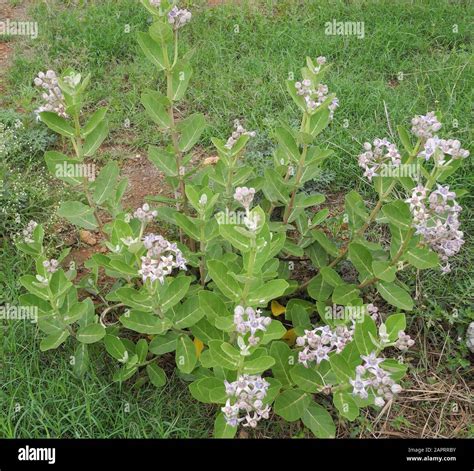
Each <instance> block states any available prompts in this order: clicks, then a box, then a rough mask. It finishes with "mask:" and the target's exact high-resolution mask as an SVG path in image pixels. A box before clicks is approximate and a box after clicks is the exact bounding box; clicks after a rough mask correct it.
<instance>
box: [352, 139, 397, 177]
mask: <svg viewBox="0 0 474 471" xmlns="http://www.w3.org/2000/svg"><path fill="white" fill-rule="evenodd" d="M364 149H365V152H363V153H362V154H360V155H359V167H362V168H363V169H364V170H365V172H364V176H365V177H367V178H368V179H369V180H372V178H373V177H377V176H378V175H379V173H378V172H379V171H380V169H381V168H382V167H383V166H387V165H389V166H392V167H398V166H400V164H401V163H402V159H401V156H400V153H399V152H398V149H397V147H396V146H395V144H392V143H391V142H389V141H388V140H387V139H374V142H373V146H372V144H370V142H365V143H364Z"/></svg>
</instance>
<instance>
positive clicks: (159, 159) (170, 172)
mask: <svg viewBox="0 0 474 471" xmlns="http://www.w3.org/2000/svg"><path fill="white" fill-rule="evenodd" d="M148 158H149V159H150V160H151V161H152V162H153V164H155V166H156V167H157V168H158V169H159V170H161V171H162V172H163V173H164V174H165V175H166V176H167V177H176V176H177V175H178V165H177V163H176V157H175V156H174V154H171V153H170V152H166V151H165V150H163V149H160V148H159V147H156V146H148Z"/></svg>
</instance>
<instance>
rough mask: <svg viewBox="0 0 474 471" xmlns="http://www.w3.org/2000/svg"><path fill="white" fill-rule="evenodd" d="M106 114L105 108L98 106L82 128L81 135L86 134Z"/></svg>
mask: <svg viewBox="0 0 474 471" xmlns="http://www.w3.org/2000/svg"><path fill="white" fill-rule="evenodd" d="M106 114H107V108H99V109H98V110H97V111H96V112H95V113H94V114H93V115H92V116H91V117H90V119H89V121H87V124H86V125H85V126H84V127H83V128H82V130H81V135H82V136H84V137H85V136H88V135H89V134H90V133H91V132H92V131H93V130H94V129H95V128H96V127H97V126H98V125H99V124H100V123H101V122H102V121H103V120H104V118H105V115H106Z"/></svg>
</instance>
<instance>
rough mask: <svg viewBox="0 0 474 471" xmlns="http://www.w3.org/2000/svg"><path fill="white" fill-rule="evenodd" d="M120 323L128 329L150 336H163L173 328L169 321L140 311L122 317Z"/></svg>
mask: <svg viewBox="0 0 474 471" xmlns="http://www.w3.org/2000/svg"><path fill="white" fill-rule="evenodd" d="M120 322H121V323H122V324H123V326H124V327H126V328H127V329H130V330H133V331H135V332H139V333H140V334H150V335H153V334H158V335H159V334H162V333H163V332H164V331H166V330H168V329H169V328H170V327H171V326H172V323H171V321H170V320H169V319H166V318H165V319H160V318H158V317H156V316H154V315H152V314H149V313H147V312H140V311H131V312H129V313H128V314H124V315H122V316H120Z"/></svg>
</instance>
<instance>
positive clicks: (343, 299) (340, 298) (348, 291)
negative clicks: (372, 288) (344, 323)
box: [318, 284, 360, 306]
mask: <svg viewBox="0 0 474 471" xmlns="http://www.w3.org/2000/svg"><path fill="white" fill-rule="evenodd" d="M359 293H360V289H359V288H357V286H356V285H351V284H343V285H339V286H336V287H335V288H334V292H333V293H332V300H333V302H334V303H335V304H340V305H342V306H347V305H348V304H350V303H351V302H352V301H353V300H354V299H355V298H357V297H358V296H359ZM318 301H319V300H318Z"/></svg>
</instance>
